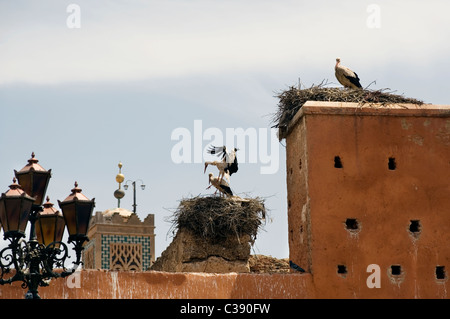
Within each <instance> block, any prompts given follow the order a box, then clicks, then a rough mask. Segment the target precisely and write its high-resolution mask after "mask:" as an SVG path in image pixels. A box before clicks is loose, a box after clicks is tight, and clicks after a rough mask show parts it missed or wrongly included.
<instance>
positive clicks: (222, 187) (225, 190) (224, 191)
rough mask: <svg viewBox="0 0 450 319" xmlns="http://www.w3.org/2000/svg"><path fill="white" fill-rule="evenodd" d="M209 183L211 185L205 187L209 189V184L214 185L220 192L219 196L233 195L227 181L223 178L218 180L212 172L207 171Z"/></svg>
mask: <svg viewBox="0 0 450 319" xmlns="http://www.w3.org/2000/svg"><path fill="white" fill-rule="evenodd" d="M209 183H210V184H211V185H209V186H208V187H207V188H206V189H209V188H210V187H211V186H214V187H215V188H216V189H217V190H218V191H219V192H220V196H222V195H226V196H233V192H232V191H231V188H230V184H228V182H227V181H225V180H223V179H222V180H219V178H218V177H214V174H213V173H209ZM216 192H217V191H216Z"/></svg>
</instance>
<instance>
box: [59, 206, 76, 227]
mask: <svg viewBox="0 0 450 319" xmlns="http://www.w3.org/2000/svg"><path fill="white" fill-rule="evenodd" d="M60 207H61V210H62V213H63V215H64V220H65V222H66V226H67V231H68V232H69V235H75V234H76V233H77V215H76V204H75V203H73V202H72V203H69V204H68V205H63V206H61V205H60Z"/></svg>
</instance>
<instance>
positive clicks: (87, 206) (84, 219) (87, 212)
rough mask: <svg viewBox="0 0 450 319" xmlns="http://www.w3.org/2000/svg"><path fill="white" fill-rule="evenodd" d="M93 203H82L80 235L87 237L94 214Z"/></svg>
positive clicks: (79, 221)
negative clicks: (92, 214)
mask: <svg viewBox="0 0 450 319" xmlns="http://www.w3.org/2000/svg"><path fill="white" fill-rule="evenodd" d="M92 208H93V206H92V203H80V204H79V206H78V234H81V235H86V233H87V230H88V227H89V220H90V218H91V213H92Z"/></svg>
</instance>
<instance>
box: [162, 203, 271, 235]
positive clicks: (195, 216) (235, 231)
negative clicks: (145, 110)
mask: <svg viewBox="0 0 450 319" xmlns="http://www.w3.org/2000/svg"><path fill="white" fill-rule="evenodd" d="M265 215H266V209H265V206H264V201H263V200H262V199H260V198H246V199H240V198H222V197H215V196H206V197H200V196H197V197H193V198H190V199H183V200H181V201H180V205H179V207H178V208H177V210H176V211H175V212H174V214H173V216H172V217H171V222H172V228H174V229H177V230H180V229H183V228H184V229H188V230H189V231H191V232H192V233H194V234H195V235H197V236H201V237H203V238H205V239H210V240H217V239H221V238H226V237H228V236H237V237H238V238H239V237H241V236H242V235H250V237H251V238H252V240H255V239H256V234H257V232H258V230H259V228H260V227H261V225H262V222H263V220H264V219H265Z"/></svg>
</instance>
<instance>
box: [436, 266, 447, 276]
mask: <svg viewBox="0 0 450 319" xmlns="http://www.w3.org/2000/svg"><path fill="white" fill-rule="evenodd" d="M436 279H445V266H436Z"/></svg>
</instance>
